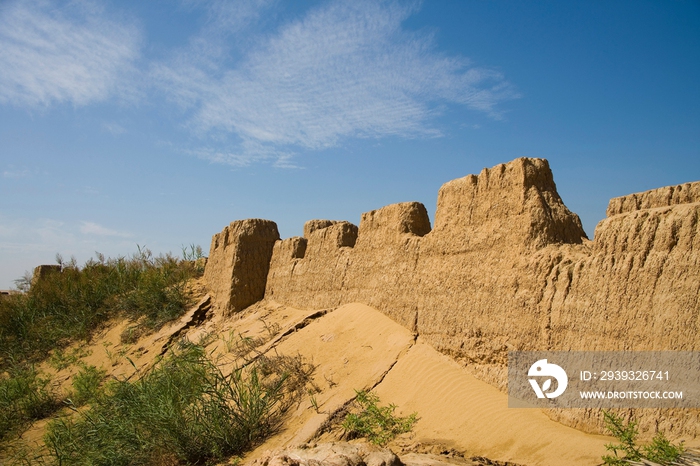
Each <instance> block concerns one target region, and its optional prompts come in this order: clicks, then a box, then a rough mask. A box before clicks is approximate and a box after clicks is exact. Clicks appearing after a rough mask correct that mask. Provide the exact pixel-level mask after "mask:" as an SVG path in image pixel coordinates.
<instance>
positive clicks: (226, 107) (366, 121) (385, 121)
mask: <svg viewBox="0 0 700 466" xmlns="http://www.w3.org/2000/svg"><path fill="white" fill-rule="evenodd" d="M411 13H412V9H411V8H408V7H405V6H402V5H399V4H396V3H385V2H373V1H356V2H344V1H334V2H331V3H328V4H326V5H324V6H322V7H320V8H318V9H315V10H313V11H311V12H310V13H309V14H308V15H307V16H306V17H304V18H302V19H300V20H298V21H294V22H291V23H288V24H286V25H284V26H283V27H282V28H281V29H279V30H278V31H276V32H275V33H274V34H273V35H271V36H269V37H267V38H263V39H261V40H260V41H259V42H258V44H257V45H256V46H255V47H253V48H252V49H251V50H249V51H248V52H246V53H245V54H244V56H243V58H242V59H241V60H240V61H239V62H238V63H237V64H236V65H234V66H229V67H228V68H227V67H225V66H223V65H218V67H217V65H216V64H215V63H212V62H208V63H207V65H206V66H202V64H201V62H198V61H197V60H196V59H189V58H188V57H189V56H192V54H189V55H188V53H183V54H181V55H179V56H178V57H177V58H176V59H174V60H173V61H172V62H170V63H160V64H158V65H156V66H155V67H154V69H153V76H154V78H155V79H156V80H158V81H159V82H160V83H161V86H162V87H163V89H165V90H166V92H167V93H168V94H169V95H170V96H171V97H172V98H174V99H175V100H176V101H177V102H178V103H180V104H181V105H183V106H184V107H186V108H189V109H190V110H191V112H192V117H191V120H190V127H191V128H193V129H194V130H195V131H197V132H198V133H199V134H202V135H211V134H218V135H221V134H223V135H229V136H232V137H233V138H234V139H235V140H236V141H237V143H236V147H235V149H234V150H230V148H227V150H223V151H222V150H217V149H211V148H206V149H201V150H199V151H200V152H201V153H202V154H204V155H201V154H200V156H201V157H203V158H207V159H208V160H212V161H215V162H220V163H229V164H232V165H237V166H240V165H246V164H250V163H252V162H253V161H258V160H275V161H279V160H283V159H284V160H287V161H288V160H289V157H290V154H292V153H294V152H295V150H298V149H313V150H320V149H324V148H329V147H333V146H336V145H338V144H339V143H340V142H341V141H342V140H343V139H344V138H349V137H360V138H380V137H384V136H399V137H404V138H413V137H433V136H439V135H440V134H441V132H440V129H439V128H437V127H435V126H434V125H433V124H432V123H433V121H434V117H435V116H436V115H437V114H438V113H439V110H438V109H439V108H440V106H444V105H445V104H453V105H463V106H466V107H469V108H471V109H473V110H475V111H478V112H483V113H485V114H487V115H488V116H490V117H492V118H500V116H501V111H500V110H499V109H498V103H499V102H501V101H503V100H506V99H510V98H514V97H516V93H515V92H514V91H513V89H512V86H511V85H510V84H509V83H508V82H507V81H506V80H505V79H504V77H503V76H502V75H501V74H500V73H498V72H496V71H494V70H491V69H487V68H483V67H476V66H473V65H472V64H471V63H470V62H469V61H468V60H467V59H465V58H461V57H449V56H446V55H444V54H442V53H439V52H438V51H436V49H435V45H434V43H433V40H432V39H431V37H430V36H427V35H424V34H417V33H411V32H407V31H406V30H404V29H403V28H402V23H403V21H404V20H406V19H407V18H408V16H409V15H410V14H411ZM194 55H195V56H198V55H197V54H194ZM217 147H219V146H217Z"/></svg>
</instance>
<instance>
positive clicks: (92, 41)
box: [0, 0, 141, 107]
mask: <svg viewBox="0 0 700 466" xmlns="http://www.w3.org/2000/svg"><path fill="white" fill-rule="evenodd" d="M140 42H141V39H140V32H139V30H138V29H137V28H136V27H134V26H132V25H129V24H128V22H126V21H118V20H114V19H111V18H109V17H108V16H107V14H106V12H105V11H104V9H103V8H102V6H100V5H99V4H96V3H91V2H89V1H83V2H72V3H63V2H58V3H57V2H48V1H41V0H20V1H16V2H10V3H7V4H5V5H3V6H2V7H0V70H1V71H0V102H1V103H10V104H13V105H17V106H29V107H36V106H44V107H45V106H48V105H50V104H53V103H65V102H67V103H72V104H73V105H78V106H80V105H86V104H90V103H94V102H99V101H104V100H105V99H107V98H109V97H111V96H113V95H114V94H118V93H121V94H128V93H130V92H132V86H131V85H130V83H129V82H128V79H126V78H125V77H126V76H127V75H128V74H129V73H133V72H134V65H133V63H134V61H135V60H136V59H137V58H138V56H139V49H140Z"/></svg>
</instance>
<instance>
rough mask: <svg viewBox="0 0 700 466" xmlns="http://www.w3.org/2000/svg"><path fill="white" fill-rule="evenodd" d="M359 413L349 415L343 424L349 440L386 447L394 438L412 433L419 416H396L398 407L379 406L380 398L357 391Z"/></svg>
mask: <svg viewBox="0 0 700 466" xmlns="http://www.w3.org/2000/svg"><path fill="white" fill-rule="evenodd" d="M356 393H357V396H356V398H355V405H356V406H357V407H358V408H359V412H358V413H349V414H348V415H347V416H345V420H344V421H343V423H342V424H341V426H342V427H343V429H344V430H345V433H346V435H347V437H348V438H350V439H352V438H359V437H364V438H366V439H367V440H369V441H370V442H372V443H374V444H376V445H386V444H387V443H389V442H390V441H391V440H392V439H394V437H396V436H397V435H399V434H403V433H405V432H410V431H411V429H413V426H414V425H415V423H416V422H417V421H418V417H417V416H418V414H417V413H413V414H411V415H410V416H408V417H398V416H395V415H394V410H396V405H393V404H390V405H389V406H383V407H382V406H379V397H378V396H377V395H375V394H373V393H370V392H366V391H364V390H363V391H356Z"/></svg>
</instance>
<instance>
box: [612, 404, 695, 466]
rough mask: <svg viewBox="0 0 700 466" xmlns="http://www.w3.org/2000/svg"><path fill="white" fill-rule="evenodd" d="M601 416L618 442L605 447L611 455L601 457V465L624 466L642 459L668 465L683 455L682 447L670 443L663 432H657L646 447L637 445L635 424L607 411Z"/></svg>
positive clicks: (637, 431)
mask: <svg viewBox="0 0 700 466" xmlns="http://www.w3.org/2000/svg"><path fill="white" fill-rule="evenodd" d="M603 416H604V420H605V426H606V428H607V430H608V431H609V432H610V434H611V435H612V436H613V437H615V438H617V440H618V442H619V443H609V444H607V445H605V448H606V449H607V450H608V451H611V452H612V453H613V455H604V456H603V463H604V464H606V465H611V466H626V465H628V464H629V462H630V461H640V460H642V459H645V460H649V461H653V462H655V463H658V464H662V465H668V464H671V463H672V462H673V461H676V460H677V459H678V457H680V455H681V453H683V445H682V444H678V445H675V444H673V443H671V442H670V441H669V440H668V439H667V438H666V436H665V435H664V433H663V432H658V433H657V434H656V435H655V436H654V438H653V439H652V441H651V443H649V444H648V445H638V444H637V436H638V435H639V430H638V429H637V423H636V422H634V421H629V422H625V421H624V420H623V419H622V417H621V416H617V415H616V414H615V413H612V412H609V411H603Z"/></svg>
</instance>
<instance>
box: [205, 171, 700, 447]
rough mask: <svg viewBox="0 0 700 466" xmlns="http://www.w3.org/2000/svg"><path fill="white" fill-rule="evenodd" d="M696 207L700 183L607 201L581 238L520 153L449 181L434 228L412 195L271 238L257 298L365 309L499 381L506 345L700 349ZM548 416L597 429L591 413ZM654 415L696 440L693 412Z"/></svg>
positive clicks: (650, 419) (547, 179)
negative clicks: (353, 219) (353, 218)
mask: <svg viewBox="0 0 700 466" xmlns="http://www.w3.org/2000/svg"><path fill="white" fill-rule="evenodd" d="M699 213H700V183H691V184H686V185H681V186H677V187H669V188H661V189H657V190H654V191H649V192H647V193H641V194H633V195H630V196H625V197H622V198H617V199H613V200H612V201H611V202H610V207H609V208H608V217H607V218H606V219H605V220H603V221H602V222H601V223H600V224H599V225H598V227H597V228H596V233H595V240H594V241H589V240H588V239H587V238H586V237H585V234H584V232H583V229H582V227H581V223H580V221H579V218H578V216H576V215H575V214H573V213H571V212H570V211H569V210H568V209H567V208H566V206H565V205H564V203H563V202H562V200H561V198H560V197H559V195H558V194H557V191H556V186H555V184H554V181H553V177H552V173H551V170H550V169H549V165H548V163H547V161H546V160H541V159H517V160H514V161H512V162H510V163H507V164H502V165H497V166H495V167H493V168H491V169H484V170H483V171H482V172H481V173H480V174H479V175H478V176H474V175H470V176H467V177H464V178H460V179H457V180H453V181H450V182H448V183H446V184H445V185H443V187H442V188H441V189H440V192H439V196H438V204H437V210H436V215H435V226H434V228H432V229H431V227H430V221H429V219H428V215H427V212H426V209H425V207H424V206H423V205H422V204H420V203H417V202H410V203H402V204H394V205H390V206H387V207H384V208H382V209H379V210H376V211H372V212H367V213H365V214H363V215H362V218H361V221H360V225H359V228H356V227H355V226H354V225H351V224H349V223H347V222H332V221H318V220H316V221H311V222H308V223H307V224H306V225H305V228H304V237H295V238H289V239H285V240H280V241H277V242H275V243H274V247H273V248H272V254H271V261H270V263H269V273H268V275H267V280H266V285H265V297H266V298H268V299H273V300H276V301H278V302H281V303H284V304H288V305H292V306H295V307H301V308H310V309H311V308H313V309H318V308H327V307H334V306H338V305H340V304H343V303H348V302H354V301H357V302H362V303H365V304H368V305H370V306H373V307H375V308H377V309H379V310H381V311H382V312H384V313H386V314H387V315H389V316H390V317H392V318H393V319H394V320H396V321H397V322H399V323H401V324H402V325H404V326H406V327H408V328H410V329H412V330H413V331H414V332H416V333H418V334H420V335H421V337H423V338H425V339H426V340H427V341H428V342H429V343H431V344H432V345H433V346H434V347H436V348H437V349H439V350H440V351H442V352H444V353H447V354H449V355H451V356H452V357H454V358H455V359H457V360H459V361H462V362H463V363H464V364H465V365H466V366H467V368H468V369H469V370H471V371H472V372H474V373H475V374H476V375H477V376H478V377H480V378H482V379H483V380H486V381H488V382H490V383H492V384H494V385H496V386H499V387H500V388H504V387H505V380H506V378H505V375H506V374H505V364H506V359H507V351H509V350H528V349H530V350H534V349H552V350H623V349H625V350H660V349H667V350H700V338H699V337H698V331H699V330H700V303H699V302H698V295H699V294H700V253H699V251H700V244H698V242H699V241H700V234H699V232H698V230H699V228H700V227H699V226H698V215H699ZM212 251H214V243H212ZM210 262H212V256H210ZM207 268H208V269H209V264H208V265H207ZM212 275H215V273H214V272H213V271H212ZM235 275H236V274H235V273H234V274H233V276H234V278H235ZM223 288H225V287H223ZM645 413H647V414H643V415H641V418H640V421H641V424H642V428H643V429H644V428H651V427H650V426H652V424H653V423H654V422H656V421H657V420H658V419H659V416H658V413H656V414H655V413H654V412H653V411H645ZM550 415H551V416H552V417H554V418H556V419H559V420H561V421H562V422H565V423H567V424H570V425H574V426H576V427H579V428H582V429H585V430H596V429H598V428H600V425H599V423H598V422H599V415H598V413H597V412H594V411H584V410H566V411H565V412H556V411H554V412H552V413H550ZM645 416H646V417H645ZM661 418H662V419H663V422H665V423H666V424H667V425H665V426H663V425H662V426H663V427H666V428H670V430H671V431H672V432H675V433H684V434H689V435H698V434H700V417H699V416H698V411H697V410H694V411H692V412H690V411H688V410H685V411H682V412H680V411H679V412H674V411H664V415H663V416H661Z"/></svg>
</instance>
